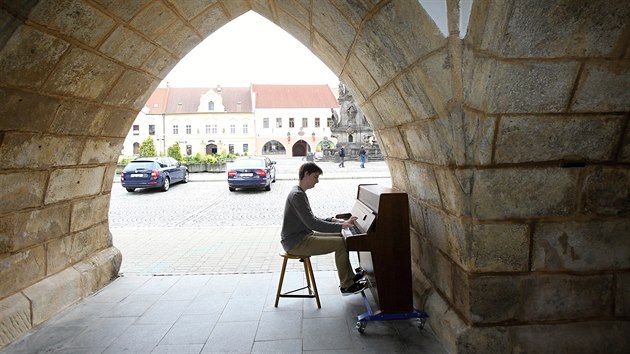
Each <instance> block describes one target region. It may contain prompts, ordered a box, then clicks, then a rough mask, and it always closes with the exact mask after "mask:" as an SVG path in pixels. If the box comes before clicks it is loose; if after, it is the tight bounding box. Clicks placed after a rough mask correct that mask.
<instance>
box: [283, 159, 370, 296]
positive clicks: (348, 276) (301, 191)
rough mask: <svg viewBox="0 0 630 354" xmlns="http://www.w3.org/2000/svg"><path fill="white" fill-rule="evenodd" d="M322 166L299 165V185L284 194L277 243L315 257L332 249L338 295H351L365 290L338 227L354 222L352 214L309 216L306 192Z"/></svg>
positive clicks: (300, 253) (310, 212)
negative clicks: (339, 217) (284, 200)
mask: <svg viewBox="0 0 630 354" xmlns="http://www.w3.org/2000/svg"><path fill="white" fill-rule="evenodd" d="M322 173H323V171H322V169H321V168H320V167H319V166H317V164H315V163H314V162H307V163H305V164H303V165H302V166H300V170H299V178H300V181H299V184H298V185H297V186H294V187H293V189H291V191H290V192H289V195H288V196H287V201H286V203H285V206H284V219H283V221H282V231H281V233H280V235H281V241H280V242H281V244H282V248H284V250H285V251H286V252H288V253H291V254H294V255H300V256H316V255H321V254H328V253H331V252H335V264H336V266H337V275H338V276H339V283H340V286H339V287H340V290H341V294H342V295H344V296H346V295H351V294H357V293H360V292H361V291H363V290H364V289H365V286H366V282H365V281H362V279H363V274H362V272H361V273H358V274H354V271H353V270H352V265H351V264H350V257H349V255H348V250H347V249H346V244H345V242H344V239H343V237H342V236H341V230H342V229H346V228H349V227H351V226H352V225H354V221H355V220H356V218H355V217H352V218H350V219H348V220H343V219H337V218H334V217H331V218H327V219H320V218H318V217H316V216H315V215H313V211H312V210H311V206H310V204H309V201H308V197H307V196H306V191H307V190H309V189H311V188H313V187H315V184H317V183H318V182H319V176H320V175H321V174H322Z"/></svg>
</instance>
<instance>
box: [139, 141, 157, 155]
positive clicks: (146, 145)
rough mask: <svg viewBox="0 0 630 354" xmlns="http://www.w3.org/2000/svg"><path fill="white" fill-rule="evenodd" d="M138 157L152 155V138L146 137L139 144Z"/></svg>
mask: <svg viewBox="0 0 630 354" xmlns="http://www.w3.org/2000/svg"><path fill="white" fill-rule="evenodd" d="M138 156H139V157H153V156H156V154H155V144H153V138H152V137H148V138H146V139H145V140H144V141H143V142H142V144H141V145H140V151H139V153H138Z"/></svg>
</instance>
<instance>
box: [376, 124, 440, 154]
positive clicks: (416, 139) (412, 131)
mask: <svg viewBox="0 0 630 354" xmlns="http://www.w3.org/2000/svg"><path fill="white" fill-rule="evenodd" d="M431 126H432V125H431V123H430V122H427V121H424V122H417V123H413V124H407V125H405V126H404V127H401V128H400V129H401V131H402V136H403V137H404V141H407V142H408V143H409V149H410V153H411V156H412V158H413V160H415V161H418V162H426V163H431V164H441V162H443V161H444V158H443V157H442V156H439V155H438V153H437V152H436V151H435V150H436V147H435V145H434V144H433V141H432V140H431V134H430V129H431ZM392 129H396V128H392ZM398 139H400V141H399V142H398V144H404V142H403V141H402V138H401V137H398ZM386 146H388V145H386V144H382V145H381V148H386ZM388 155H389V153H388ZM405 155H406V154H405Z"/></svg>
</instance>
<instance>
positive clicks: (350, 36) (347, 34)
mask: <svg viewBox="0 0 630 354" xmlns="http://www.w3.org/2000/svg"><path fill="white" fill-rule="evenodd" d="M318 5H320V6H317V7H316V8H313V29H314V30H315V31H316V33H317V34H318V35H319V36H321V37H322V38H323V39H325V40H326V42H327V43H329V44H330V46H331V47H332V48H334V49H335V51H336V52H337V53H339V54H341V57H342V58H345V57H346V56H347V55H348V53H349V52H350V48H351V47H352V43H353V42H354V38H355V36H356V34H357V33H356V31H355V30H354V29H355V28H358V26H353V25H352V24H351V23H350V21H351V19H348V18H347V16H346V15H347V14H348V12H340V11H339V10H337V8H336V7H335V6H334V5H332V4H331V3H329V2H327V1H326V2H322V3H321V4H318ZM335 5H337V4H335ZM358 7H359V9H360V8H361V7H360V6H358ZM359 11H360V10H359ZM289 12H290V10H289ZM349 13H351V14H354V13H356V11H353V10H349ZM307 18H308V15H307Z"/></svg>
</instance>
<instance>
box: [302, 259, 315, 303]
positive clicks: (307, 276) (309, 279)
mask: <svg viewBox="0 0 630 354" xmlns="http://www.w3.org/2000/svg"><path fill="white" fill-rule="evenodd" d="M310 262H311V259H310V258H302V264H304V277H305V278H306V288H307V289H308V294H309V295H313V288H312V287H311V277H310V275H309V274H310V273H309V272H308V269H309V266H308V265H309V263H310Z"/></svg>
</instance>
